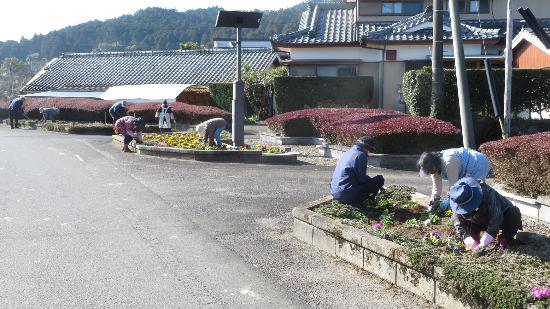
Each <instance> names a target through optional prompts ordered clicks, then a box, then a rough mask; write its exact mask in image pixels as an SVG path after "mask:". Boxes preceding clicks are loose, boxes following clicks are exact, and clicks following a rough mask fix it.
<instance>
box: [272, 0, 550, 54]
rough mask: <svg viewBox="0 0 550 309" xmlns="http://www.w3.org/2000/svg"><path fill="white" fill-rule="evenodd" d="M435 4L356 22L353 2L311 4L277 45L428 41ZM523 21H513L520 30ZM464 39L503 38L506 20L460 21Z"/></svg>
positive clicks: (448, 34)
mask: <svg viewBox="0 0 550 309" xmlns="http://www.w3.org/2000/svg"><path fill="white" fill-rule="evenodd" d="M432 21H433V16H432V7H431V6H429V7H427V8H426V10H425V11H424V12H421V13H419V14H417V15H414V16H411V17H409V18H406V19H404V20H401V21H398V22H356V21H355V6H354V5H353V3H317V4H310V5H309V6H308V9H307V10H306V11H305V12H303V13H302V18H301V20H300V24H299V27H298V30H297V31H295V32H290V33H285V34H278V35H275V36H273V38H272V41H273V44H274V45H275V46H296V45H299V46H300V45H306V46H307V45H323V46H330V45H357V46H359V45H360V44H361V43H365V42H369V41H371V42H376V41H388V42H427V41H431V40H432V31H433V30H432V26H431V24H432ZM539 22H540V23H541V25H543V26H546V25H550V20H547V19H546V20H544V19H543V20H539ZM443 23H444V26H445V29H446V30H444V33H443V36H444V39H445V40H450V39H452V37H451V31H450V28H451V23H450V17H449V13H448V12H444V13H443ZM523 25H524V23H523V22H521V21H516V22H515V24H514V33H515V34H517V33H519V31H520V30H521V28H522V26H523ZM460 27H461V31H462V38H463V39H464V40H492V39H500V38H504V36H505V35H506V30H505V29H506V21H504V20H481V22H480V21H479V20H463V21H461V25H460Z"/></svg>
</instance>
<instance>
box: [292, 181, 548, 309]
mask: <svg viewBox="0 0 550 309" xmlns="http://www.w3.org/2000/svg"><path fill="white" fill-rule="evenodd" d="M409 197H410V198H409ZM425 202H426V196H423V195H420V194H418V193H411V191H409V190H408V189H403V188H401V189H399V188H391V189H390V190H388V192H387V193H386V194H384V195H382V196H380V197H379V198H377V200H376V202H375V203H370V204H369V205H366V207H365V209H364V210H361V211H360V210H357V209H353V208H350V207H349V206H347V205H342V204H339V203H337V202H335V201H333V200H332V198H331V197H326V198H323V199H320V200H318V201H315V202H312V203H309V204H307V205H306V206H305V207H297V208H295V209H294V210H293V217H294V235H295V236H296V237H297V238H299V239H301V240H303V241H305V242H307V243H309V244H312V245H314V246H316V247H318V248H320V249H322V250H324V251H326V252H329V253H330V254H332V255H335V256H338V257H340V258H342V259H344V260H346V261H348V262H350V263H352V264H354V265H356V266H358V267H361V268H363V269H365V270H367V271H369V272H371V273H374V274H375V275H378V276H379V277H381V278H383V279H385V280H387V281H389V282H391V283H392V284H395V285H397V286H399V287H402V288H405V289H407V290H409V291H411V292H413V293H415V294H417V295H419V296H422V297H424V298H426V299H428V300H430V301H432V302H433V303H435V304H436V305H438V306H441V307H445V308H460V307H490V308H525V307H530V306H536V307H539V308H544V307H545V306H546V307H547V306H548V305H550V300H549V299H548V298H547V296H545V295H546V294H545V293H546V292H545V291H547V289H548V288H549V287H550V261H549V259H548V257H549V256H550V241H549V233H548V232H547V231H548V230H546V232H544V233H543V234H537V233H536V231H532V230H536V229H537V228H532V227H530V226H529V225H527V224H525V226H524V229H525V230H526V231H524V232H522V233H521V234H518V237H517V238H518V239H519V241H518V242H517V243H515V244H512V245H511V246H510V248H509V249H507V250H504V251H497V250H496V249H493V248H490V249H488V250H485V251H482V252H480V253H472V252H467V251H464V246H463V244H462V243H461V242H460V241H459V239H457V235H456V233H455V231H454V228H453V227H452V226H451V224H450V218H449V217H448V215H450V214H449V213H447V214H443V215H441V216H439V215H435V214H430V213H426V211H425V207H423V206H421V205H422V204H424V203H425ZM424 222H430V223H429V224H428V225H425V224H424Z"/></svg>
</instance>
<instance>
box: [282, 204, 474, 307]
mask: <svg viewBox="0 0 550 309" xmlns="http://www.w3.org/2000/svg"><path fill="white" fill-rule="evenodd" d="M413 198H414V199H425V198H427V197H426V196H425V195H422V194H418V193H416V194H415V195H414V196H413ZM331 200H332V197H331V196H327V197H324V198H321V199H319V200H316V201H314V202H310V203H307V204H306V205H305V207H304V206H302V207H296V208H294V209H293V210H292V216H293V221H294V226H293V233H294V236H295V237H296V238H298V239H300V240H302V241H304V242H306V243H308V244H310V245H313V246H315V247H317V248H319V249H321V250H323V251H325V252H327V253H329V254H331V255H332V256H336V257H339V258H341V259H343V260H345V261H347V262H349V263H351V264H353V265H355V266H357V267H360V268H362V269H364V270H366V271H368V272H370V273H372V274H374V275H376V276H378V277H380V278H382V279H384V280H386V281H388V282H390V283H392V284H393V285H396V286H399V287H401V288H404V289H405V290H408V291H410V292H412V293H414V294H416V295H418V296H421V297H423V298H425V299H426V300H428V301H430V302H432V303H434V304H435V305H437V306H440V307H443V308H453V309H454V308H470V307H469V306H468V305H467V304H464V303H463V302H461V301H460V300H458V299H456V298H455V297H454V296H452V295H451V294H449V293H447V292H445V291H443V290H441V289H440V288H439V283H438V279H439V278H440V277H441V276H442V269H440V268H438V267H435V268H433V269H432V270H431V271H429V272H428V273H422V272H419V271H417V270H414V269H413V267H412V266H411V265H410V264H409V262H408V261H407V256H406V254H405V247H403V246H401V245H399V244H397V243H394V242H392V241H389V240H386V239H382V238H379V237H377V236H374V235H372V234H370V233H368V232H366V231H361V230H359V229H356V228H354V227H351V226H347V225H344V224H341V223H339V222H337V221H335V220H333V219H331V218H329V217H326V216H324V215H322V214H319V213H316V212H313V211H312V210H311V208H314V207H316V206H318V205H320V204H323V203H326V202H328V201H331Z"/></svg>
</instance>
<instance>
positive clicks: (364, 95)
mask: <svg viewBox="0 0 550 309" xmlns="http://www.w3.org/2000/svg"><path fill="white" fill-rule="evenodd" d="M373 85H374V81H373V78H372V77H371V76H359V77H292V76H289V77H277V78H275V79H274V84H273V91H274V97H275V105H276V110H277V113H286V112H290V111H295V110H301V109H304V108H316V107H369V106H370V105H369V104H371V100H372V95H373V87H374V86H373ZM370 107H372V106H370Z"/></svg>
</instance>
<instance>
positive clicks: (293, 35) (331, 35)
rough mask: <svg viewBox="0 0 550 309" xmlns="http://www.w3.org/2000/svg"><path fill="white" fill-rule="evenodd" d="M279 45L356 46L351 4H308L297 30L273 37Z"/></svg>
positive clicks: (353, 6) (353, 8)
mask: <svg viewBox="0 0 550 309" xmlns="http://www.w3.org/2000/svg"><path fill="white" fill-rule="evenodd" d="M272 40H273V42H276V43H279V44H283V45H284V44H346V43H347V44H350V43H352V44H353V43H355V44H357V43H358V42H359V41H358V40H357V33H356V24H355V5H353V3H318V4H310V5H309V7H308V10H307V11H305V12H303V13H302V18H301V20H300V25H299V27H298V30H297V31H295V32H290V33H286V34H278V35H274V36H273V38H272Z"/></svg>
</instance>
